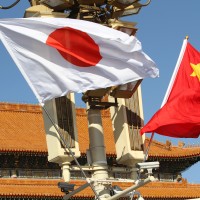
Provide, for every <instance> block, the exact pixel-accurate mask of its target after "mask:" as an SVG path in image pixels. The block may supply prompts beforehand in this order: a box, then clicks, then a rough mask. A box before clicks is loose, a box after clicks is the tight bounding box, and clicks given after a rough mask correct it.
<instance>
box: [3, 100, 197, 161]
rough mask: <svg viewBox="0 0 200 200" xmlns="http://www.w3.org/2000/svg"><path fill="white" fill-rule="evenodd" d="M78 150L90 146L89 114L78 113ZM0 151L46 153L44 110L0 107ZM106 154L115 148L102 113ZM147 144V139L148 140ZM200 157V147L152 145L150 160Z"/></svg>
mask: <svg viewBox="0 0 200 200" xmlns="http://www.w3.org/2000/svg"><path fill="white" fill-rule="evenodd" d="M76 119H77V129H78V140H79V147H80V151H81V152H82V153H85V151H86V149H87V148H88V146H89V138H88V128H87V124H88V123H87V115H86V110H85V109H83V108H78V109H77V110H76ZM0 120H1V123H0V135H1V137H0V151H1V152H4V151H7V152H11V151H12V152H32V153H47V145H46V137H45V131H44V124H43V117H42V110H41V107H40V106H38V105H30V104H11V103H0ZM102 123H103V129H104V135H105V144H106V152H107V154H110V155H115V154H116V151H115V144H114V137H113V131H112V124H111V120H110V114H109V110H105V111H102ZM146 141H147V142H148V139H147V140H146ZM199 155H200V147H190V148H184V147H177V146H176V147H174V146H170V148H169V147H168V146H166V145H165V144H164V143H160V142H157V141H153V142H152V144H151V148H150V151H149V158H150V157H166V158H169V157H173V158H177V157H193V156H199Z"/></svg>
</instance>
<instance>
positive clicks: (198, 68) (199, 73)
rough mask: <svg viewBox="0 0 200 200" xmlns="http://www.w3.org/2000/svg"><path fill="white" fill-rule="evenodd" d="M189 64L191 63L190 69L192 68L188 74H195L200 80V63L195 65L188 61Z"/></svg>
mask: <svg viewBox="0 0 200 200" xmlns="http://www.w3.org/2000/svg"><path fill="white" fill-rule="evenodd" d="M190 65H191V67H192V69H193V70H194V71H193V72H192V74H191V75H190V76H193V77H195V76H197V78H198V79H199V81H200V63H199V64H197V65H194V64H192V63H190Z"/></svg>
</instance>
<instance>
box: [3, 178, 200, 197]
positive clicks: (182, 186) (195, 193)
mask: <svg viewBox="0 0 200 200" xmlns="http://www.w3.org/2000/svg"><path fill="white" fill-rule="evenodd" d="M59 181H61V180H58V179H56V180H41V179H38V180H37V179H36V180H30V179H0V194H1V196H23V197H27V196H29V197H44V196H45V197H62V196H63V195H64V194H63V193H62V192H61V191H60V189H59V188H58V186H57V185H58V182H59ZM70 183H73V184H76V188H77V187H80V186H81V185H83V184H85V181H77V180H74V181H71V182H70ZM117 185H118V186H119V187H121V188H122V189H123V190H124V189H126V188H128V187H130V186H131V184H130V183H117ZM138 191H139V192H140V193H141V194H142V196H143V197H144V198H178V199H181V198H183V199H186V198H199V197H200V184H188V183H187V182H186V181H183V182H181V183H175V182H173V183H164V182H163V183H162V182H153V183H149V184H147V185H145V186H143V187H141V188H139V189H138ZM74 197H94V194H93V191H92V190H91V189H90V187H87V188H86V189H85V190H83V191H81V192H79V193H77V194H76V195H75V196H74Z"/></svg>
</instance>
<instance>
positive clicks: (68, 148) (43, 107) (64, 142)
mask: <svg viewBox="0 0 200 200" xmlns="http://www.w3.org/2000/svg"><path fill="white" fill-rule="evenodd" d="M42 109H43V110H44V112H45V113H46V115H47V117H48V118H49V120H50V121H51V123H52V125H53V126H54V128H55V129H56V131H57V133H58V134H59V136H60V139H61V142H62V143H63V144H64V146H65V147H66V148H67V150H68V151H69V153H70V154H71V156H72V157H73V159H74V161H75V162H76V164H77V165H78V167H79V169H80V170H81V172H82V174H83V175H84V177H85V179H86V181H87V176H86V174H85V172H84V171H83V169H82V167H81V165H80V164H79V162H78V160H77V159H76V157H75V156H74V153H73V152H72V151H71V149H70V147H69V145H68V144H67V143H66V141H65V139H64V138H63V136H62V134H61V132H60V130H59V129H58V127H57V126H56V124H55V123H54V121H53V119H52V117H51V116H50V114H49V112H48V111H47V109H46V108H45V106H42ZM66 148H64V150H65V152H66V153H67V150H66ZM88 183H89V185H90V187H91V189H92V190H93V192H94V194H95V196H96V199H98V200H100V198H99V195H98V194H97V192H96V191H95V189H94V187H93V186H92V184H91V183H90V182H88Z"/></svg>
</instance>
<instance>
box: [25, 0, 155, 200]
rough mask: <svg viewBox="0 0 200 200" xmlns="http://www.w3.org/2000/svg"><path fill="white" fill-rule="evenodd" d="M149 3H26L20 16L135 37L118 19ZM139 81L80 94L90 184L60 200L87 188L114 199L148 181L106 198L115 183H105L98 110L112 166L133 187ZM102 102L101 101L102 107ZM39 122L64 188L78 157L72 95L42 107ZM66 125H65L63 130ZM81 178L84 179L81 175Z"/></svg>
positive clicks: (131, 26) (139, 148)
mask: <svg viewBox="0 0 200 200" xmlns="http://www.w3.org/2000/svg"><path fill="white" fill-rule="evenodd" d="M149 3H150V0H148V1H147V3H145V4H141V3H140V0H108V1H104V0H87V1H84V0H59V1H56V0H30V4H31V7H30V8H28V9H27V10H26V11H25V15H24V16H25V17H63V18H75V19H81V20H88V21H92V22H95V23H100V24H102V25H105V26H108V27H111V28H114V29H117V30H119V31H122V32H125V33H127V34H129V35H135V33H136V31H137V28H136V27H135V25H136V23H133V22H124V21H120V20H119V18H120V17H122V16H127V15H133V14H137V13H138V12H139V11H140V10H141V8H142V7H143V6H146V5H148V4H149ZM141 81H142V80H138V81H135V82H131V83H128V84H125V85H120V86H118V87H110V88H102V89H99V90H94V91H87V92H85V93H84V94H83V101H84V102H85V103H86V104H87V115H88V130H89V141H90V144H89V149H88V152H87V158H88V162H89V161H90V164H91V166H92V167H91V168H90V169H91V172H92V177H91V178H90V180H89V179H87V181H88V183H86V184H84V185H83V186H81V187H80V188H78V189H76V190H74V191H73V192H72V193H70V194H68V195H66V196H65V197H64V198H65V199H68V198H70V197H71V196H72V195H74V194H76V193H77V192H79V191H81V190H82V189H84V188H86V187H88V186H89V185H90V186H91V187H92V189H93V191H94V193H95V195H96V197H97V198H99V199H109V200H112V199H117V198H120V197H123V196H124V195H127V194H128V193H130V192H131V191H133V190H135V189H137V188H138V187H141V186H142V185H144V184H147V183H149V182H150V181H152V180H153V178H152V177H150V176H149V177H148V178H147V179H145V181H143V182H139V183H138V184H136V185H134V186H131V187H130V188H127V189H126V190H125V191H121V192H120V194H119V193H115V194H114V195H113V196H111V194H110V190H111V189H112V181H114V180H115V179H113V180H110V177H109V174H108V165H107V159H106V149H105V142H104V132H103V127H102V119H101V110H102V109H108V108H110V113H111V120H112V124H113V132H114V138H115V146H116V152H117V162H118V163H119V164H123V165H126V166H128V167H129V169H130V171H131V177H130V179H131V180H132V181H136V180H137V171H138V167H137V166H136V164H137V163H140V162H142V161H143V160H144V149H143V144H144V137H141V136H140V135H139V130H140V128H141V126H142V124H143V111H142V98H141V90H140V83H141ZM105 97H106V99H107V101H102V99H104V98H105ZM43 116H44V123H45V130H46V135H47V146H48V153H49V157H48V159H49V161H50V162H56V163H59V165H60V166H61V167H62V170H63V177H64V180H65V182H69V180H70V165H71V161H72V160H76V161H77V158H78V157H79V156H80V151H79V145H78V134H77V130H76V119H75V100H74V97H73V94H71V95H69V96H66V97H60V98H57V99H54V100H51V101H49V102H46V103H45V110H44V114H43ZM66 122H69V123H68V124H67V125H66ZM60 140H61V142H60ZM65 147H67V149H66V148H65ZM77 164H78V163H77ZM157 167H158V163H153V165H150V168H157ZM80 169H81V167H80ZM145 169H146V168H145ZM82 172H83V174H84V171H83V170H82ZM84 176H85V175H84ZM85 178H87V177H85ZM66 187H68V186H66ZM68 188H69V187H68Z"/></svg>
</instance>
